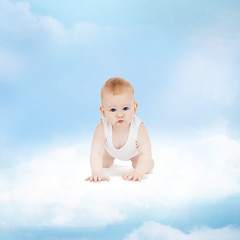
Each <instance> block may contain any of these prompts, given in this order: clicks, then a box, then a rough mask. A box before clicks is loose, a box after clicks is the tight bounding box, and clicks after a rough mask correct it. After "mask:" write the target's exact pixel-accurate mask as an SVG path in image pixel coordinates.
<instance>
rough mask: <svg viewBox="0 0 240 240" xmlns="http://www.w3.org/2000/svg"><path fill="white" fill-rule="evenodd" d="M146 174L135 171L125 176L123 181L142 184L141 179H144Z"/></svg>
mask: <svg viewBox="0 0 240 240" xmlns="http://www.w3.org/2000/svg"><path fill="white" fill-rule="evenodd" d="M143 176H144V174H142V173H140V172H138V171H133V172H131V173H128V174H126V175H123V179H124V180H127V181H130V180H132V181H133V182H135V181H139V182H141V179H142V178H143Z"/></svg>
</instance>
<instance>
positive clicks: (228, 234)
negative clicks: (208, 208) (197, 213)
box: [124, 222, 240, 240]
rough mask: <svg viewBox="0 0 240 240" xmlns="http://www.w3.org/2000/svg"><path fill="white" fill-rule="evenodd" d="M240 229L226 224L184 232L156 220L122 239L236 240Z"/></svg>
mask: <svg viewBox="0 0 240 240" xmlns="http://www.w3.org/2000/svg"><path fill="white" fill-rule="evenodd" d="M239 236H240V229H239V228H234V227H231V226H226V227H224V228H219V229H211V228H208V227H202V228H195V229H193V230H191V231H190V232H188V233H184V232H182V231H180V230H179V229H177V228H173V227H171V226H167V225H162V224H160V223H157V222H145V223H144V224H143V225H142V226H140V227H139V228H138V229H135V230H134V231H133V232H132V233H130V234H129V235H128V236H127V237H125V238H124V240H141V239H149V240H155V239H156V240H157V239H161V240H175V239H178V240H203V239H208V240H226V239H229V240H238V239H239Z"/></svg>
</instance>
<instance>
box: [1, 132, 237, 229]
mask: <svg viewBox="0 0 240 240" xmlns="http://www.w3.org/2000/svg"><path fill="white" fill-rule="evenodd" d="M90 145H91V143H90V141H85V143H84V144H83V143H82V144H77V145H75V146H69V147H65V148H60V149H55V150H52V151H49V152H48V153H36V155H35V156H32V157H31V158H30V159H25V160H24V161H23V160H21V161H19V164H18V165H16V166H15V167H11V168H8V169H6V170H5V171H4V172H3V173H2V176H1V184H0V188H1V189H0V190H1V194H0V209H1V218H2V219H3V220H4V222H5V223H6V224H10V225H24V226H29V225H30V226H31V225H33V226H36V225H37V226H106V225H108V224H110V223H114V222H119V221H123V220H126V219H127V216H129V214H131V212H132V211H133V212H134V211H138V210H139V209H141V211H142V210H144V209H146V210H147V209H148V211H150V210H151V206H158V210H159V211H161V214H162V215H164V209H166V208H168V207H171V208H172V207H181V206H185V205H186V204H191V203H192V202H195V201H196V200H197V201H206V200H211V201H214V200H216V199H219V198H224V197H227V196H229V195H232V194H235V193H239V192H240V185H239V182H240V181H239V180H240V179H239V176H240V163H239V159H240V143H239V142H238V141H236V140H233V139H231V138H229V137H228V136H225V135H215V136H209V137H206V138H202V139H195V140H192V139H191V140H188V141H187V140H185V143H183V144H181V145H176V144H174V143H171V144H163V143H162V142H161V141H159V139H158V141H157V140H153V152H154V154H153V155H154V159H155V162H156V167H155V169H154V172H153V174H151V175H148V176H146V178H145V179H143V181H142V182H141V183H133V182H126V181H123V180H122V178H121V176H122V175H123V174H124V173H126V172H128V171H131V169H132V168H131V164H130V163H129V162H120V161H116V163H115V165H114V166H112V167H111V168H109V169H105V173H106V175H108V176H110V178H111V182H110V183H107V182H102V183H97V184H96V183H89V182H85V181H84V179H85V178H86V177H87V176H89V175H90V166H89V152H90ZM143 192H144V194H142V193H143ZM158 210H156V209H155V210H154V211H155V212H156V211H158ZM162 210H163V211H162ZM16 212H18V214H17V215H16V214H15V213H16ZM166 214H167V213H166Z"/></svg>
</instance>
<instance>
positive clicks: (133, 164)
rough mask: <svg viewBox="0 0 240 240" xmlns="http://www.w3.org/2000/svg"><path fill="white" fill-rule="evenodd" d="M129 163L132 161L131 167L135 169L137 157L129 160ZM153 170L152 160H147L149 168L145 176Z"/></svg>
mask: <svg viewBox="0 0 240 240" xmlns="http://www.w3.org/2000/svg"><path fill="white" fill-rule="evenodd" d="M131 161H132V166H133V168H134V169H135V168H136V166H137V164H138V155H137V156H135V157H133V158H131ZM153 168H154V161H153V159H149V167H148V170H147V171H146V174H149V173H151V172H152V170H153Z"/></svg>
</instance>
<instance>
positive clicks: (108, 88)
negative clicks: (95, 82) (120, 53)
mask: <svg viewBox="0 0 240 240" xmlns="http://www.w3.org/2000/svg"><path fill="white" fill-rule="evenodd" d="M105 92H108V93H111V94H113V95H120V94H123V93H126V92H128V93H132V94H133V95H134V88H133V86H132V84H131V83H130V82H128V81H127V80H125V79H124V78H121V77H112V78H109V79H108V80H107V81H106V82H105V83H104V84H103V86H102V88H101V99H102V98H103V95H104V93H105Z"/></svg>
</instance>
